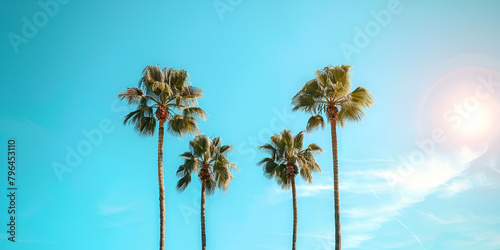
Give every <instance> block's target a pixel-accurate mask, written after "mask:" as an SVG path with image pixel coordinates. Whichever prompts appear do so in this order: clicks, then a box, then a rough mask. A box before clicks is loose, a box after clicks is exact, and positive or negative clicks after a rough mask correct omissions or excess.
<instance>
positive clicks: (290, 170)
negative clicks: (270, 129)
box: [258, 130, 323, 189]
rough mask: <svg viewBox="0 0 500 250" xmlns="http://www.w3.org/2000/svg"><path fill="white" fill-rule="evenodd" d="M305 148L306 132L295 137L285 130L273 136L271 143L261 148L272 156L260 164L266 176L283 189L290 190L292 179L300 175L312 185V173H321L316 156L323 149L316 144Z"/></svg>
mask: <svg viewBox="0 0 500 250" xmlns="http://www.w3.org/2000/svg"><path fill="white" fill-rule="evenodd" d="M303 146H304V132H300V133H298V134H297V135H296V136H295V137H294V136H293V134H292V132H291V131H290V130H283V131H282V132H281V133H280V134H276V135H274V136H272V137H271V142H270V143H266V144H264V145H262V146H261V147H259V149H262V150H265V151H266V152H267V153H269V154H270V155H271V156H270V157H266V158H264V159H262V160H261V161H260V162H259V163H258V164H259V165H261V166H262V167H263V170H264V175H265V176H266V177H267V178H270V179H271V178H274V179H275V180H276V182H277V183H278V185H280V186H281V187H282V188H283V189H289V188H290V187H291V184H292V179H293V178H295V175H297V174H299V173H300V176H302V179H304V180H305V181H307V182H308V183H310V184H312V173H313V172H321V167H320V166H319V165H318V163H316V160H315V159H314V154H315V153H318V152H322V151H323V149H321V148H320V147H319V146H318V145H316V144H315V143H311V144H309V146H307V147H306V148H305V149H304V148H303Z"/></svg>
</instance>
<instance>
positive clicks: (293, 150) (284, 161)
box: [258, 130, 323, 250]
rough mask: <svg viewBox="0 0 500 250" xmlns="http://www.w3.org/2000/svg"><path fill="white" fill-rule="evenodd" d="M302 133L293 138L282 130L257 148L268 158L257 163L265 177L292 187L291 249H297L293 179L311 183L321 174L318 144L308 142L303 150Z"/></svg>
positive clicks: (286, 187) (288, 131)
mask: <svg viewBox="0 0 500 250" xmlns="http://www.w3.org/2000/svg"><path fill="white" fill-rule="evenodd" d="M303 146H304V132H300V133H298V134H297V135H295V137H294V136H293V134H292V132H291V131H290V130H283V131H281V133H280V134H275V135H274V136H272V137H271V142H270V143H266V144H264V145H262V146H260V147H259V149H262V150H265V151H266V152H267V153H269V154H270V155H271V156H270V157H266V158H264V159H262V160H261V161H260V162H259V163H258V164H259V165H261V166H262V167H263V170H264V176H266V177H267V178H269V179H272V178H274V179H275V180H276V182H277V183H278V185H280V186H281V188H282V189H285V190H288V189H289V188H290V187H291V188H292V198H293V239H292V240H293V241H292V250H296V249H297V194H296V189H295V176H296V175H297V174H299V173H300V176H302V179H304V180H305V181H307V182H308V183H309V184H312V173H313V172H321V168H320V166H319V165H318V163H316V160H315V159H314V154H315V153H318V152H322V151H323V149H321V148H320V147H319V146H318V145H316V144H314V143H311V144H309V146H307V147H306V148H305V149H304V148H303Z"/></svg>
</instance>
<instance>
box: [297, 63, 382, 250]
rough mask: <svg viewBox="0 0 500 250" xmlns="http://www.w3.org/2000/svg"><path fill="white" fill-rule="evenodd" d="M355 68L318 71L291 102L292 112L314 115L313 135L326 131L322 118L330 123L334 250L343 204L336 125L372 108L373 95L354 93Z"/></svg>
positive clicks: (360, 90)
mask: <svg viewBox="0 0 500 250" xmlns="http://www.w3.org/2000/svg"><path fill="white" fill-rule="evenodd" d="M351 67H352V66H349V65H342V66H335V67H333V66H331V65H330V66H328V67H325V68H324V69H323V70H318V71H316V73H315V75H316V78H314V79H312V80H310V81H308V82H307V83H306V84H305V85H303V87H302V89H301V90H300V91H299V92H298V93H297V94H296V95H295V96H294V97H293V98H292V105H293V106H294V107H293V110H294V111H297V110H301V111H304V112H306V113H310V114H312V116H311V118H310V119H309V121H308V122H307V127H306V130H307V132H311V131H313V130H317V129H319V127H321V128H324V126H325V121H324V120H323V115H326V116H327V117H328V120H329V121H330V126H331V127H330V128H331V136H332V153H333V180H334V199H335V249H336V250H340V249H341V244H340V239H341V237H340V200H339V177H338V176H339V174H338V173H339V161H338V151H337V130H336V125H337V124H340V126H342V127H344V125H345V123H346V122H357V121H360V120H361V118H362V117H363V116H364V115H365V114H364V113H363V108H368V107H370V106H371V105H372V104H373V103H374V100H373V95H372V94H371V93H370V92H369V91H368V90H366V89H365V88H363V87H358V88H356V89H355V90H354V91H352V92H351V80H350V76H351V74H350V73H351V72H350V69H351Z"/></svg>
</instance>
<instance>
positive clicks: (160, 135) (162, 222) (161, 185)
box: [158, 121, 165, 250]
mask: <svg viewBox="0 0 500 250" xmlns="http://www.w3.org/2000/svg"><path fill="white" fill-rule="evenodd" d="M163 124H164V123H163V122H161V121H160V128H159V129H158V186H159V189H160V250H164V249H165V198H164V193H165V187H164V183H163V133H164V125H163Z"/></svg>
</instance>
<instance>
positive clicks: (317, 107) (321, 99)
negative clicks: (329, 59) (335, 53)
mask: <svg viewBox="0 0 500 250" xmlns="http://www.w3.org/2000/svg"><path fill="white" fill-rule="evenodd" d="M351 67H352V66H349V65H342V66H335V67H333V66H331V65H330V66H328V67H325V68H324V69H322V70H317V71H316V72H315V75H316V78H314V79H312V80H310V81H308V82H307V83H306V84H305V85H304V86H303V87H302V89H301V90H300V91H299V92H298V93H297V94H296V95H295V96H294V97H293V98H292V105H293V106H294V107H293V110H294V111H296V110H301V111H305V112H306V113H311V114H313V116H311V118H310V119H309V121H308V122H307V127H306V129H307V131H308V132H310V131H312V130H315V129H318V128H319V127H321V128H323V127H324V126H325V122H324V120H323V116H322V115H323V114H326V115H327V116H328V118H329V120H330V121H331V120H332V119H333V120H334V121H335V122H337V121H338V122H339V124H340V125H341V126H342V127H344V124H345V122H349V121H354V122H356V121H360V120H361V118H362V117H363V116H364V115H365V114H364V112H363V108H368V107H370V106H371V105H372V104H373V102H374V100H373V96H372V94H371V93H370V92H369V91H368V90H367V89H365V88H363V87H358V88H356V89H355V90H354V91H352V92H351V80H350V76H351V71H350V69H351Z"/></svg>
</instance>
